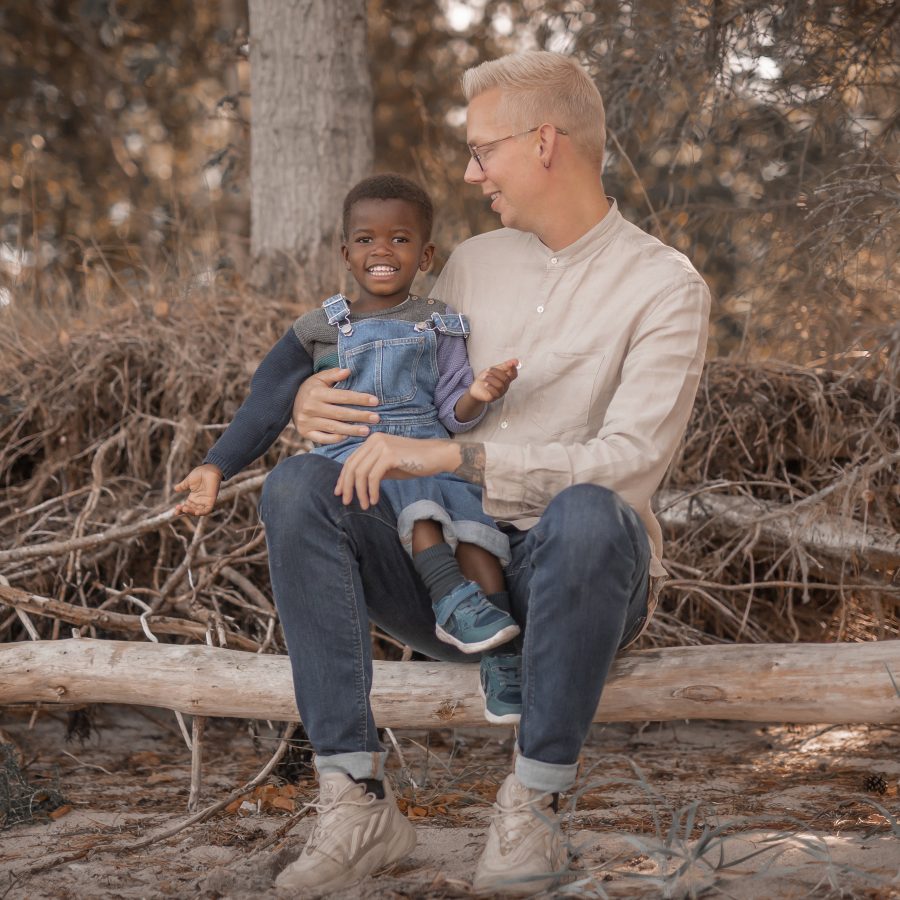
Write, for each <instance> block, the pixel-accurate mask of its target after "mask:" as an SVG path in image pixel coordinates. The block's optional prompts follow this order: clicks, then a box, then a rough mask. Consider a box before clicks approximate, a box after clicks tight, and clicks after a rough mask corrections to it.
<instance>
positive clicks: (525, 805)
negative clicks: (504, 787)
mask: <svg viewBox="0 0 900 900" xmlns="http://www.w3.org/2000/svg"><path fill="white" fill-rule="evenodd" d="M549 796H550V795H549V794H540V795H539V796H537V797H531V798H529V799H526V800H522V801H521V802H519V803H513V804H511V805H509V806H501V805H500V803H494V812H493V813H492V815H491V821H492V822H493V823H494V825H495V827H496V829H497V837H498V838H499V839H500V849H501V850H502V851H503V852H504V853H507V852H508V851H509V850H510V849H511V848H512V847H513V846H514V845H515V844H516V842H517V841H519V840H521V839H522V838H523V837H525V835H526V834H527V833H528V830H529V826H530V825H531V823H532V819H538V820H539V821H540V822H541V824H542V825H544V827H546V828H547V830H548V831H550V832H551V833H553V832H555V831H559V829H560V823H559V819H558V818H557V817H556V816H555V815H547V813H546V812H544V810H543V809H540V808H538V807H539V805H540V804H541V803H542V802H544V801H545V800H546V798H547V797H549ZM523 830H524V831H523ZM520 832H522V833H520Z"/></svg>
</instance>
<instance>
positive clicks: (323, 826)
mask: <svg viewBox="0 0 900 900" xmlns="http://www.w3.org/2000/svg"><path fill="white" fill-rule="evenodd" d="M358 787H360V785H359V784H357V783H355V782H351V783H349V784H347V785H345V786H344V787H343V788H341V789H340V790H339V791H338V792H337V793H336V794H335V795H334V797H330V798H329V799H327V800H324V801H323V800H321V799H320V800H319V801H318V802H316V801H313V802H312V803H307V804H306V809H314V810H315V811H316V813H317V818H316V824H315V826H314V827H313V830H312V834H311V835H310V836H309V840H308V841H307V842H306V848H305V851H306V852H309V851H311V850H315V849H316V847H317V846H318V844H319V841H320V840H321V838H322V836H323V835H324V834H325V832H326V831H327V830H328V827H329V825H330V824H331V822H332V821H333V819H334V818H335V813H337V812H339V810H340V809H341V808H342V807H348V806H371V805H372V804H373V803H374V802H375V801H376V799H377V798H376V797H375V795H374V794H370V793H368V792H364V793H363V795H362V796H361V797H360V796H348V795H349V794H351V793H354V794H355V791H356V788H358Z"/></svg>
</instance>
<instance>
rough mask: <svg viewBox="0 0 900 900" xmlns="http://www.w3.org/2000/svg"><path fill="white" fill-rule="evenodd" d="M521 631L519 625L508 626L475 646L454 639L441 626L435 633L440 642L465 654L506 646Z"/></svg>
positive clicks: (438, 626) (436, 628)
mask: <svg viewBox="0 0 900 900" xmlns="http://www.w3.org/2000/svg"><path fill="white" fill-rule="evenodd" d="M521 630H522V629H521V628H519V626H518V625H508V626H507V627H506V628H501V629H500V631H498V632H497V633H496V634H493V635H491V636H490V637H489V638H486V639H485V640H483V641H478V642H476V643H474V644H464V643H463V642H462V641H461V640H459V639H458V638H455V637H453V635H452V634H448V633H447V632H446V631H444V629H443V628H441V626H440V625H437V626H436V627H435V629H434V633H435V634H436V635H437V636H438V639H439V640H442V641H443V642H444V643H445V644H452V645H453V646H454V647H456V648H457V650H462V652H463V653H481V652H483V651H484V650H492V649H493V648H494V647H499V646H500V645H501V644H505V643H506V642H507V641H509V640H512V638H514V637H515V636H516V635H517V634H519V633H520V632H521Z"/></svg>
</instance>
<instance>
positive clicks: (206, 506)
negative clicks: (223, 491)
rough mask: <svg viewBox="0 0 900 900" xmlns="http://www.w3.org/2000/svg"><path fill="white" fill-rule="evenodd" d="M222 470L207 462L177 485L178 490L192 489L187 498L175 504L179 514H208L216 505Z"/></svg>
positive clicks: (193, 470)
mask: <svg viewBox="0 0 900 900" xmlns="http://www.w3.org/2000/svg"><path fill="white" fill-rule="evenodd" d="M221 483H222V472H221V471H220V470H219V467H218V466H214V465H212V463H205V464H204V465H202V466H197V468H196V469H192V470H191V472H190V474H189V475H188V476H187V478H185V479H184V480H182V481H179V482H178V484H176V485H175V490H176V491H190V493H189V494H188V496H187V498H186V499H184V500H182V501H181V502H180V503H178V504H177V505H176V506H175V512H176V513H177V514H178V515H183V514H186V515H189V516H208V515H209V514H210V513H211V512H212V510H213V507H214V506H215V505H216V497H218V495H219V485H220V484H221Z"/></svg>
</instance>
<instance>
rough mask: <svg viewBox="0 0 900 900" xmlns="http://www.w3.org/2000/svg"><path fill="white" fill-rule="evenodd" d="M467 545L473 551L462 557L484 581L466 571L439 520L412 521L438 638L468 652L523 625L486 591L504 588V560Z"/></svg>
mask: <svg viewBox="0 0 900 900" xmlns="http://www.w3.org/2000/svg"><path fill="white" fill-rule="evenodd" d="M463 546H466V547H468V548H469V550H470V551H472V552H468V551H467V550H463V556H462V558H463V559H466V560H467V563H466V565H467V566H469V565H470V563H471V565H472V566H473V569H472V571H473V572H475V571H477V572H478V573H479V574H480V575H482V576H483V577H484V584H481V583H480V581H476V580H475V579H474V578H473V577H472V576H469V575H468V574H464V573H463V571H462V569H461V567H460V562H459V561H458V559H457V557H455V556H454V555H453V551H452V550H451V549H450V546H449V545H448V544H447V543H446V542H445V541H444V533H443V529H442V527H441V525H440V523H438V522H436V521H433V520H430V519H422V520H419V521H417V522H415V523H414V524H413V527H412V551H413V565H414V566H415V567H416V571H417V572H418V573H419V575H420V577H421V578H422V580H423V581H424V582H425V587H426V588H428V591H429V593H430V594H431V597H432V602H433V604H434V611H435V616H436V618H437V627H436V633H437V635H438V637H439V638H440V639H441V640H442V641H445V642H446V643H448V644H453V645H454V646H456V647H458V648H459V649H460V650H462V651H463V652H464V653H479V652H482V651H484V650H488V649H490V648H491V647H496V646H498V645H499V644H503V643H505V642H506V641H507V640H509V639H510V638H511V637H514V636H515V635H517V634H518V633H519V626H518V625H516V623H515V621H514V620H513V618H512V617H511V616H510V614H509V610H508V603H504V607H506V608H498V606H496V605H494V604H492V603H491V602H490V601H489V599H488V597H487V596H486V594H488V592H489V591H490V593H491V594H497V593H499V592H502V591H503V572H502V570H501V568H500V563H499V562H498V561H497V559H496V558H495V557H494V556H492V555H491V554H490V553H488V552H487V551H486V550H483V549H482V548H480V547H476V546H473V545H463ZM476 578H477V575H476ZM495 588H496V590H495ZM504 599H505V595H504Z"/></svg>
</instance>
